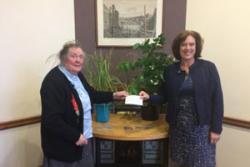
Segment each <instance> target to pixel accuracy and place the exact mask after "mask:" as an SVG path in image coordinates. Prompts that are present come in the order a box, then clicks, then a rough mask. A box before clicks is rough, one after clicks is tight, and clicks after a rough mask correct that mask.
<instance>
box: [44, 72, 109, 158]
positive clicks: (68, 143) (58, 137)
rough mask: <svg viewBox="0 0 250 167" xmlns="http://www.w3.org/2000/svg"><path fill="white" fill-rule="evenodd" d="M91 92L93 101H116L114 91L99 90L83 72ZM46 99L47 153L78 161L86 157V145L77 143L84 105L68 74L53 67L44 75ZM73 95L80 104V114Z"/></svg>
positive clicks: (52, 156) (81, 126)
mask: <svg viewBox="0 0 250 167" xmlns="http://www.w3.org/2000/svg"><path fill="white" fill-rule="evenodd" d="M78 76H79V78H80V80H81V82H82V84H83V85H84V87H85V89H86V90H87V92H88V93H89V96H90V100H91V103H102V102H103V103H104V102H109V101H112V100H113V95H112V92H101V91H95V90H94V89H93V88H92V87H91V86H90V85H89V84H88V83H87V81H86V79H85V78H84V76H83V74H82V73H79V74H78ZM40 94H41V102H42V119H41V140H42V149H43V152H44V155H45V156H46V157H48V158H53V159H56V160H60V161H68V162H72V161H76V160H80V159H81V156H82V146H76V145H75V142H76V141H77V140H78V139H79V137H80V134H81V133H83V108H82V105H81V101H80V98H79V96H78V94H77V92H76V90H75V89H74V88H73V85H72V84H71V83H70V82H69V81H68V79H67V78H66V76H65V75H64V74H63V73H62V72H61V71H60V70H59V69H58V67H55V68H53V69H52V70H51V71H50V72H49V73H48V74H47V75H46V77H45V78H44V80H43V82H42V86H41V90H40ZM72 95H73V96H74V97H75V100H76V102H77V104H78V107H79V113H80V115H79V116H77V115H76V113H75V111H74V108H73V105H72V101H71V100H72Z"/></svg>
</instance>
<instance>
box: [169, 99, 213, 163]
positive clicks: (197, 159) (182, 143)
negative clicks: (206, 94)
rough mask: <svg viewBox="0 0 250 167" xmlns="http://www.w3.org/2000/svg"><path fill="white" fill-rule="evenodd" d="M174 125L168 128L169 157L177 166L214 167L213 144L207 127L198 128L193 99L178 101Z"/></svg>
mask: <svg viewBox="0 0 250 167" xmlns="http://www.w3.org/2000/svg"><path fill="white" fill-rule="evenodd" d="M178 111H179V112H178V115H177V121H176V125H174V126H172V127H170V157H171V160H172V161H174V163H176V164H178V165H177V166H181V167H182V166H183V167H215V149H216V148H215V144H211V143H210V141H209V133H210V131H209V126H199V125H198V123H197V122H198V121H197V114H196V112H195V110H194V100H193V97H184V98H181V99H180V101H179V107H178Z"/></svg>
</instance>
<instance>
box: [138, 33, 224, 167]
mask: <svg viewBox="0 0 250 167" xmlns="http://www.w3.org/2000/svg"><path fill="white" fill-rule="evenodd" d="M202 45H203V40H202V38H201V36H200V34H199V33H198V32H195V31H184V32H182V33H180V34H178V35H177V37H176V38H175V39H174V41H173V44H172V50H173V54H174V56H175V58H176V59H177V60H178V61H177V62H176V63H174V64H172V65H170V66H168V67H167V69H166V70H165V73H164V83H163V84H162V89H161V91H160V95H161V96H153V95H152V96H149V95H148V94H147V93H146V92H144V91H141V92H140V96H141V97H142V98H143V99H144V100H148V99H149V100H150V101H151V102H164V103H165V102H167V104H168V105H167V121H168V123H169V125H170V136H169V137H170V140H169V142H170V156H171V159H172V160H173V161H174V163H175V164H176V165H177V166H180V167H184V166H185V167H215V165H216V164H215V144H216V143H217V141H218V140H219V139H220V134H221V132H222V119H223V95H222V89H221V84H220V78H219V74H218V72H217V69H216V67H215V65H214V64H213V63H212V62H209V61H206V60H202V59H200V57H201V51H202Z"/></svg>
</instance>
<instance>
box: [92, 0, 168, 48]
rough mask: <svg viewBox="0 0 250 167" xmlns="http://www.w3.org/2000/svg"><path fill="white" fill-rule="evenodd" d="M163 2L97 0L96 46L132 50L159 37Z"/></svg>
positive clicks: (159, 0)
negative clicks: (138, 44)
mask: <svg viewBox="0 0 250 167" xmlns="http://www.w3.org/2000/svg"><path fill="white" fill-rule="evenodd" d="M162 9H163V0H96V13H97V14H96V26H97V27H96V30H97V46H132V45H134V44H135V43H139V42H143V41H144V40H145V39H148V38H155V37H157V36H158V35H159V34H161V33H162Z"/></svg>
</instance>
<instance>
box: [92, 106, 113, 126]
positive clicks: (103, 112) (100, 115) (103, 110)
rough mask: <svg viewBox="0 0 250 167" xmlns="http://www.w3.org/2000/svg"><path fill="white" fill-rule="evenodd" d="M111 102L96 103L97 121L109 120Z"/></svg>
mask: <svg viewBox="0 0 250 167" xmlns="http://www.w3.org/2000/svg"><path fill="white" fill-rule="evenodd" d="M110 106H111V104H108V103H102V104H95V105H94V107H95V111H96V121H97V122H108V121H109V110H110Z"/></svg>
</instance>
